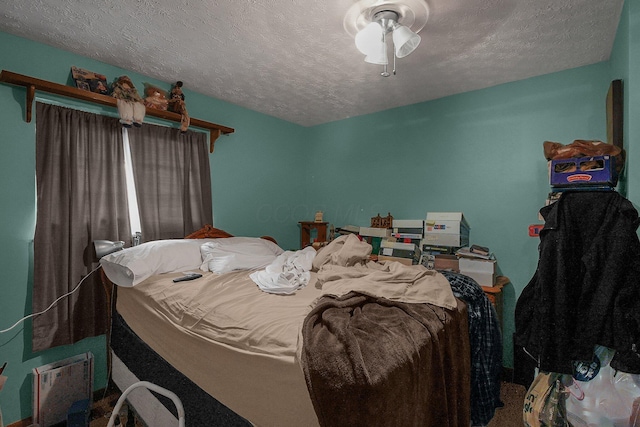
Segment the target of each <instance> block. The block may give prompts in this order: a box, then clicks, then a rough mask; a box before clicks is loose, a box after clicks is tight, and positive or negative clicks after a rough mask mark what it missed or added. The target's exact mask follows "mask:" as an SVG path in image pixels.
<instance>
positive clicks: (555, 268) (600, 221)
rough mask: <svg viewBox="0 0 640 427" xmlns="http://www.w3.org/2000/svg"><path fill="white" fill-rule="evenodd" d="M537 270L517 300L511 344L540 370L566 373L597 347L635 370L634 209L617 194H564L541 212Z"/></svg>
mask: <svg viewBox="0 0 640 427" xmlns="http://www.w3.org/2000/svg"><path fill="white" fill-rule="evenodd" d="M540 213H541V214H542V216H543V217H544V219H545V226H544V228H543V229H542V231H541V232H540V246H539V260H538V267H537V270H536V272H535V274H534V276H533V278H532V279H531V280H530V282H529V284H528V285H527V286H526V287H525V288H524V290H523V291H522V294H521V295H520V297H519V298H518V301H517V303H516V311H515V326H516V333H515V337H514V341H515V344H516V345H517V346H521V347H523V348H524V349H525V350H526V351H527V352H528V353H529V354H530V355H531V356H533V357H535V358H536V359H537V360H538V365H539V367H540V369H542V370H544V371H550V372H559V373H567V374H571V373H572V371H573V361H574V360H591V358H592V356H593V350H594V346H595V345H596V344H599V345H602V346H605V347H609V348H612V349H614V350H616V355H615V357H614V359H613V361H612V362H611V366H612V367H613V368H614V369H618V370H621V371H623V372H629V373H635V374H638V373H640V240H639V239H638V235H637V234H636V230H637V228H638V225H639V219H638V212H637V211H636V209H635V208H634V207H633V205H632V204H631V202H629V201H628V200H627V199H625V198H624V197H622V196H621V195H620V194H618V193H617V192H615V191H608V192H591V191H575V192H566V193H564V194H563V195H562V197H560V199H559V200H558V201H557V202H556V203H554V204H552V205H550V206H546V207H544V208H542V209H541V210H540Z"/></svg>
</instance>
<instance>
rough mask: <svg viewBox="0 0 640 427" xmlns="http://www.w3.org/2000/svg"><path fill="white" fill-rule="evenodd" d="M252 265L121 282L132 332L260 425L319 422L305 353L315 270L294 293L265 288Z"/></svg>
mask: <svg viewBox="0 0 640 427" xmlns="http://www.w3.org/2000/svg"><path fill="white" fill-rule="evenodd" d="M249 273H250V272H247V271H242V272H232V273H227V274H223V275H217V274H215V273H205V274H203V277H202V278H200V279H197V280H193V281H188V282H178V283H174V282H173V281H172V279H173V278H175V277H177V276H180V275H181V274H179V273H176V274H162V275H158V276H153V277H151V278H149V279H147V280H145V281H144V282H142V283H140V284H138V285H137V286H135V287H133V288H118V297H117V304H116V308H117V312H118V313H119V315H120V316H122V318H123V319H124V321H125V322H126V324H127V325H128V326H129V327H130V328H131V330H132V331H133V332H134V333H135V334H136V335H137V336H138V337H140V339H142V340H143V341H144V342H145V343H146V344H147V345H148V346H149V347H150V348H151V349H153V351H155V352H156V353H157V354H158V355H160V356H161V357H162V358H163V359H164V360H166V361H167V362H168V363H169V364H170V365H172V366H173V367H174V368H176V369H177V370H178V371H180V372H181V373H182V374H184V375H185V376H186V377H187V378H189V379H190V380H191V381H193V382H194V383H195V384H196V385H197V386H199V387H200V388H201V389H203V390H204V391H206V392H207V393H208V394H210V395H211V396H215V398H216V399H217V400H218V401H220V402H221V403H222V404H223V405H225V406H226V407H228V408H230V409H231V410H232V411H234V412H235V413H237V414H238V415H240V416H242V417H244V418H246V419H247V420H249V421H250V422H251V423H253V424H254V425H258V426H285V425H295V426H315V425H318V420H317V417H316V415H315V412H314V409H313V406H312V403H311V400H310V398H309V394H308V391H307V386H306V383H305V379H304V375H303V372H302V368H301V366H300V363H299V358H298V354H299V351H300V346H301V327H302V324H303V321H304V318H305V317H306V316H307V314H308V313H309V311H310V310H311V307H312V305H313V303H314V301H315V300H316V299H317V298H318V297H319V296H320V295H321V291H320V290H319V289H316V287H315V285H314V284H315V279H316V278H315V274H312V278H311V282H310V283H309V285H307V286H306V287H305V288H303V289H301V290H299V291H298V292H296V293H295V294H293V295H285V296H283V295H272V294H267V293H265V292H262V291H261V290H260V289H259V288H258V287H257V286H256V285H255V283H253V281H252V280H251V279H250V278H249Z"/></svg>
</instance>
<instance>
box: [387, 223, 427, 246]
mask: <svg viewBox="0 0 640 427" xmlns="http://www.w3.org/2000/svg"><path fill="white" fill-rule="evenodd" d="M391 236H392V237H395V238H396V241H398V242H403V243H414V244H416V245H418V247H419V246H420V242H421V241H422V239H424V220H421V219H394V220H393V229H392V232H391Z"/></svg>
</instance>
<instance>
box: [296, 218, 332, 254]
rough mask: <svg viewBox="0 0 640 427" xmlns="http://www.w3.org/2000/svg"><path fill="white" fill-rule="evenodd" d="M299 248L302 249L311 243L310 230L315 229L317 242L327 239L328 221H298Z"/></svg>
mask: <svg viewBox="0 0 640 427" xmlns="http://www.w3.org/2000/svg"><path fill="white" fill-rule="evenodd" d="M298 224H300V248H301V249H304V248H306V247H307V246H309V245H310V244H311V243H313V242H312V241H311V230H317V233H318V235H317V237H316V240H317V241H318V242H326V241H327V225H328V224H329V223H328V222H315V221H300V222H298Z"/></svg>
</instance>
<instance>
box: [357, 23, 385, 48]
mask: <svg viewBox="0 0 640 427" xmlns="http://www.w3.org/2000/svg"><path fill="white" fill-rule="evenodd" d="M382 35H383V32H382V27H381V26H380V24H379V23H378V22H369V24H367V26H366V27H364V28H363V29H362V30H360V31H359V32H358V34H356V47H357V48H358V50H359V51H360V52H362V54H363V55H370V54H371V53H374V52H377V51H378V50H379V49H380V44H381V43H382Z"/></svg>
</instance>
